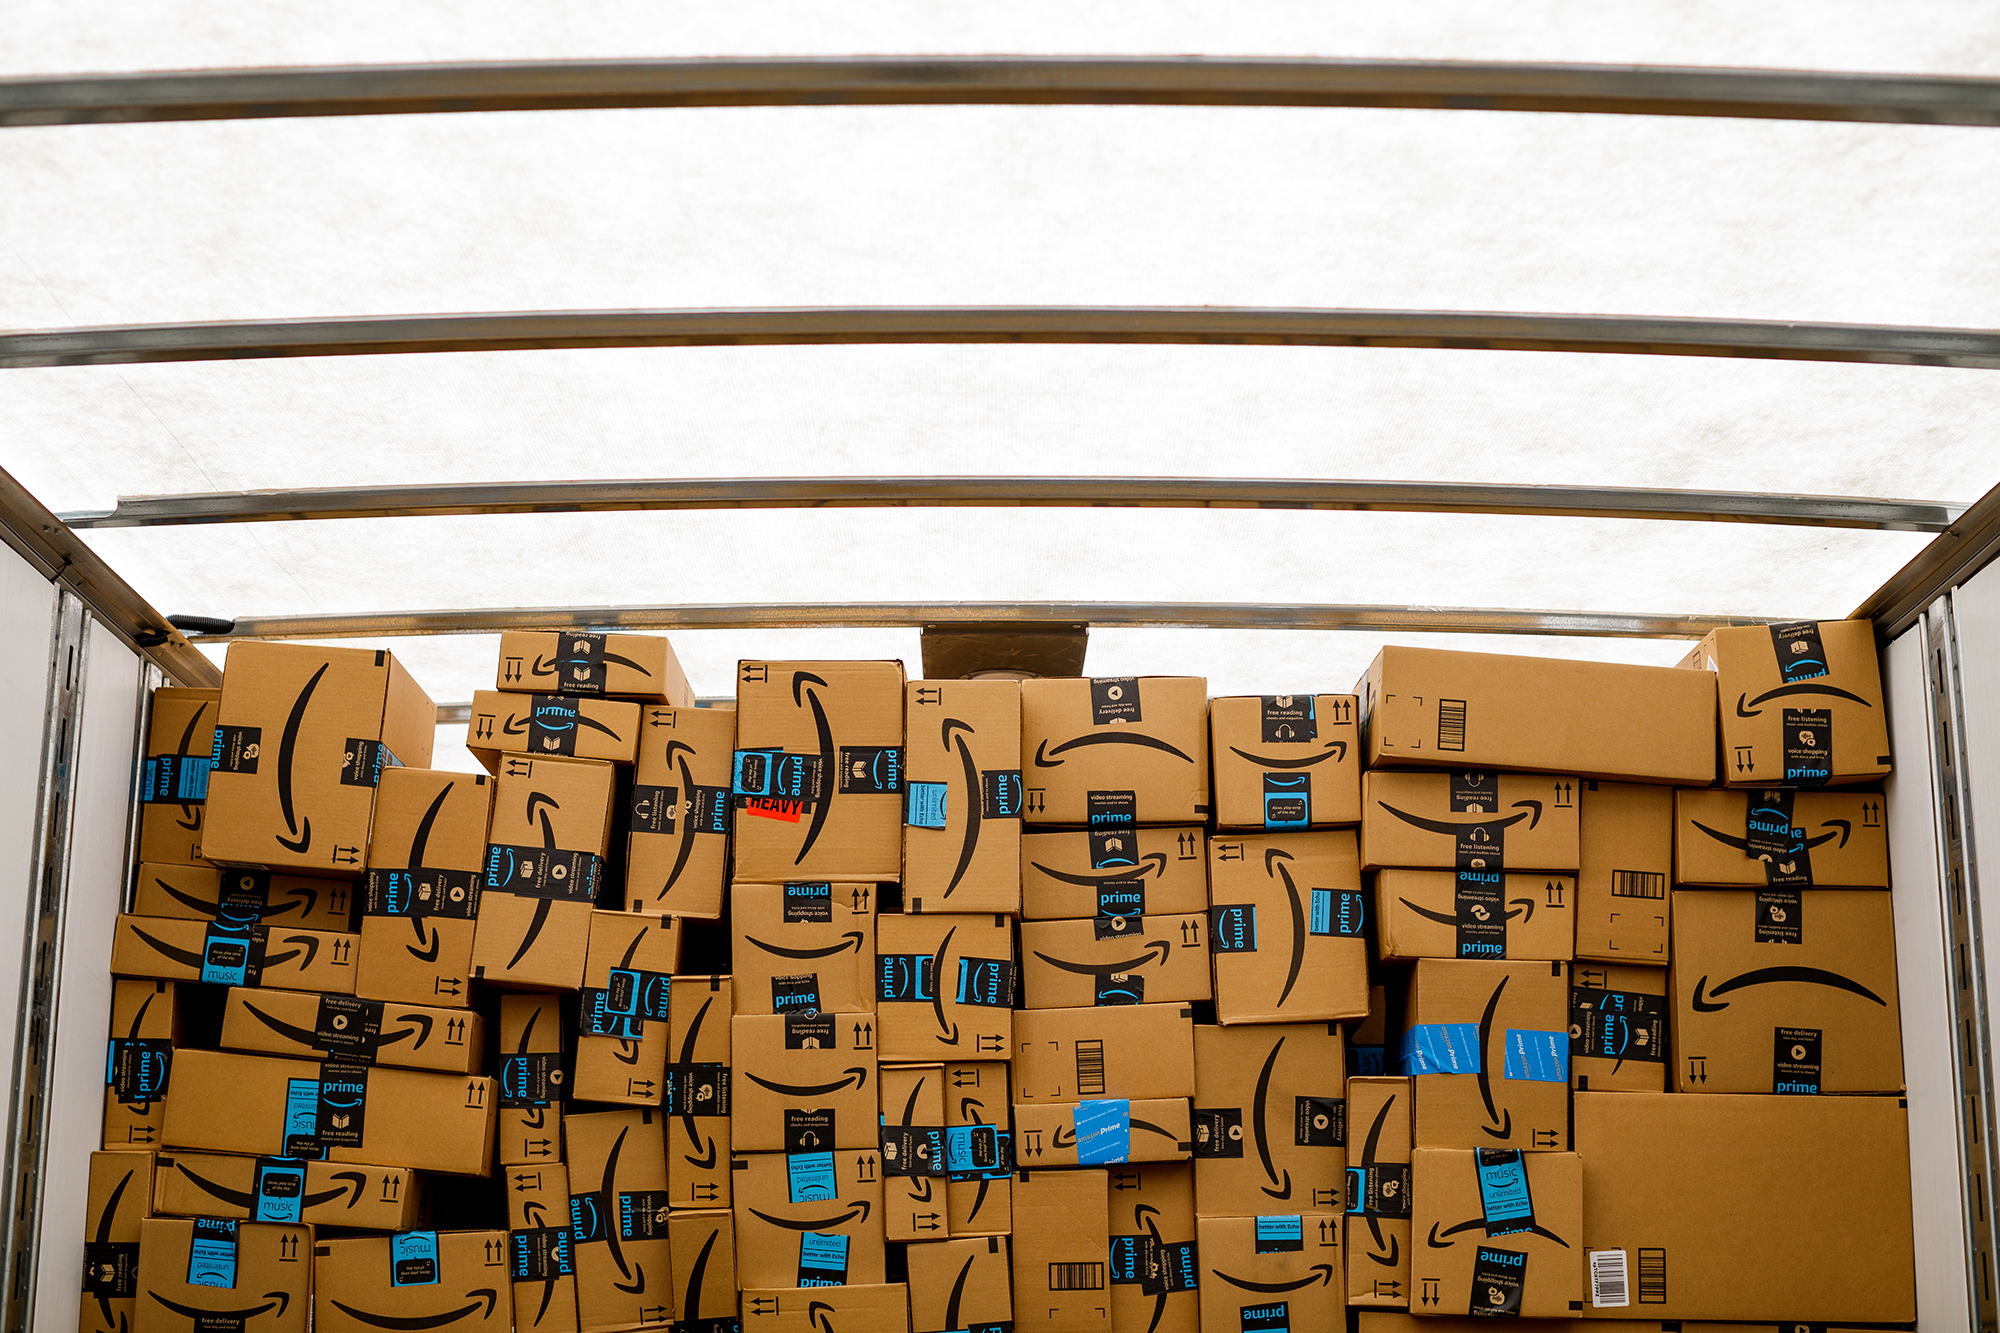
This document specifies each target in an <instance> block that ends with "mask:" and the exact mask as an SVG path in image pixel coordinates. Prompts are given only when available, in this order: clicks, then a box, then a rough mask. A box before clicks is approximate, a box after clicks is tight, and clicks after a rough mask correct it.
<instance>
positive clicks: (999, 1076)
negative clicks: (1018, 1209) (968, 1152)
mask: <svg viewBox="0 0 2000 1333" xmlns="http://www.w3.org/2000/svg"><path fill="white" fill-rule="evenodd" d="M1012 1072H1013V1071H1012V1067H1011V1066H1009V1065H1006V1064H1002V1063H999V1062H997V1061H995V1062H984V1061H974V1062H971V1063H949V1064H946V1065H945V1067H944V1081H945V1102H944V1123H945V1127H946V1131H947V1133H949V1132H950V1131H951V1130H952V1129H954V1128H956V1129H959V1130H961V1131H966V1130H972V1131H973V1133H975V1134H978V1135H986V1134H988V1133H990V1134H991V1135H992V1136H993V1142H994V1144H995V1153H994V1157H995V1162H994V1165H993V1166H992V1167H990V1168H984V1169H980V1170H976V1171H962V1172H957V1173H954V1174H953V1176H952V1178H951V1182H950V1184H949V1185H948V1186H947V1187H946V1189H945V1200H946V1202H947V1204H948V1205H949V1206H950V1211H951V1233H952V1235H954V1236H989V1235H1000V1236H1004V1235H1006V1234H1007V1233H1008V1232H1010V1231H1012V1230H1013V1227H1014V1221H1013V1207H1012V1198H1013V1185H1014V1179H1013V1169H1014V1168H1013V1138H1012V1133H1011V1130H1010V1121H1009V1117H1008V1108H1009V1106H1010V1105H1011V1099H1012V1092H1011V1089H1012V1086H1013V1080H1012V1078H1011V1074H1012ZM975 1126H986V1127H988V1128H984V1129H976V1130H973V1127H975ZM967 1137H968V1142H969V1139H970V1135H968V1136H967Z"/></svg>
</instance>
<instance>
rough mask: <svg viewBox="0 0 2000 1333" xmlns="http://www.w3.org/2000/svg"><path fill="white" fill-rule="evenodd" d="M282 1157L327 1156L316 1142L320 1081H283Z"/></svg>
mask: <svg viewBox="0 0 2000 1333" xmlns="http://www.w3.org/2000/svg"><path fill="white" fill-rule="evenodd" d="M284 1144H285V1156H287V1157H311V1158H314V1159H318V1158H322V1157H325V1156H326V1149H325V1148H324V1147H323V1146H321V1144H320V1141H319V1080H318V1079H316V1078H293V1079H287V1080H285V1136H284Z"/></svg>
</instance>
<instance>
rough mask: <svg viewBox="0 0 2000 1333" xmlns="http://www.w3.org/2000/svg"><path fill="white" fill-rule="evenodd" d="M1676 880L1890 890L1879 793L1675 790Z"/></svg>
mask: <svg viewBox="0 0 2000 1333" xmlns="http://www.w3.org/2000/svg"><path fill="white" fill-rule="evenodd" d="M1674 883H1675V884H1677V885H1682V886H1686V887H1697V886H1700V887H1710V886H1712V887H1716V888H1764V887H1766V886H1769V887H1772V888H1777V887H1796V886H1800V885H1813V886H1816V887H1819V888H1822V889H1844V888H1854V889H1886V888H1888V887H1889V834H1888V830H1887V829H1885V828H1884V827H1883V824H1882V794H1881V793H1880V792H1873V791H1788V790H1786V791H1712V790H1711V791H1679V792H1675V793H1674Z"/></svg>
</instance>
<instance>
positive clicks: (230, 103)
mask: <svg viewBox="0 0 2000 1333" xmlns="http://www.w3.org/2000/svg"><path fill="white" fill-rule="evenodd" d="M971 104H984V105H1021V104H1029V105H1051V104H1062V105H1164V106H1302V107H1390V108H1415V109H1437V110H1458V111H1554V112H1583V113H1595V114H1607V115H1642V116H1722V117H1749V118H1754V119H1779V120H1831V121H1876V122H1888V123H1895V124H1922V125H2000V81H1996V80H1993V79H1986V78H1965V77H1939V76H1918V75H1894V74H1844V73H1823V72H1819V71H1808V70H1787V69H1719V68H1705V67H1699V66H1695V67H1688V66H1662V65H1653V66H1645V65H1586V64H1523V63H1494V62H1483V61H1482V62H1475V61H1449V60H1283V59H1235V58H1212V57H1197V56H1169V57H1148V56H1123V57H1121V56H1075V57H1031V58H1023V57H1019V56H963V57H937V56H848V57H821V58H813V57H806V58H792V59H756V58H750V59H743V58H731V59H670V60H547V61H508V62H491V63H466V64H430V65H351V66H328V67H317V68H313V67H308V68H293V69H232V70H201V71H189V72H157V73H119V74H93V75H72V76H58V77H31V78H11V79H0V125H81V124H99V123H121V122H132V121H157V120H262V119H272V118H283V117H295V116H369V115H412V114H443V113H453V112H470V111H553V110H581V109H589V108H607V107H728V106H883V105H897V106H908V105H971Z"/></svg>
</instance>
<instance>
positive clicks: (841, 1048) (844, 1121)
mask: <svg viewBox="0 0 2000 1333" xmlns="http://www.w3.org/2000/svg"><path fill="white" fill-rule="evenodd" d="M730 1042H731V1058H732V1059H733V1060H734V1061H735V1062H736V1065H735V1072H734V1074H733V1076H732V1078H731V1081H730V1096H731V1099H732V1100H731V1110H730V1134H731V1137H732V1138H733V1140H734V1143H733V1147H734V1148H735V1150H736V1152H737V1153H739V1154H741V1153H774V1152H775V1153H783V1152H823V1151H826V1150H827V1149H853V1148H866V1149H870V1150H873V1149H874V1148H876V1147H878V1146H879V1144H878V1142H877V1139H876V1131H877V1130H878V1129H879V1128H880V1113H879V1110H878V1108H879V1106H880V1101H879V1098H878V1096H877V1086H878V1084H877V1071H876V1051H877V1049H878V1048H877V1045H876V1042H875V1016H874V1015H873V1014H851V1013H850V1014H816V1015H812V1016H806V1015H801V1014H739V1015H737V1017H736V1018H735V1019H733V1020H732V1027H731V1033H730ZM736 1183H737V1185H739V1186H740V1185H741V1184H742V1179H741V1177H738V1178H737V1181H736ZM877 1220H878V1222H879V1220H880V1210H879V1209H878V1210H877ZM762 1285H764V1286H770V1285H773V1284H772V1283H770V1282H765V1283H763V1284H762Z"/></svg>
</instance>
